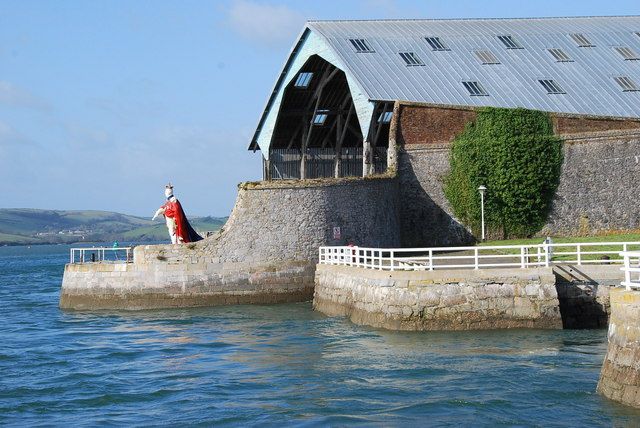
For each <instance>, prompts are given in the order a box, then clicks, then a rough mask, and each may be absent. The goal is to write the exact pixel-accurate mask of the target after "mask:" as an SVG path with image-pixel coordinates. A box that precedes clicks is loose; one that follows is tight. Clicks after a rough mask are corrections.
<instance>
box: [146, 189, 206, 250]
mask: <svg viewBox="0 0 640 428" xmlns="http://www.w3.org/2000/svg"><path fill="white" fill-rule="evenodd" d="M164 195H165V197H166V198H167V201H166V202H165V203H164V204H163V205H162V206H161V207H160V208H158V211H156V213H155V215H154V216H153V218H152V219H151V220H152V221H153V220H155V219H156V218H157V217H158V216H159V215H163V216H164V218H165V220H166V222H167V229H168V230H169V236H170V237H171V243H172V244H186V243H188V242H196V241H200V240H202V236H200V235H198V233H197V232H196V231H195V230H194V229H193V227H191V224H190V223H189V220H187V216H186V215H185V213H184V211H183V210H182V205H181V204H180V201H178V199H177V198H176V197H175V196H174V195H173V186H172V185H171V183H169V184H167V185H166V186H165V188H164Z"/></svg>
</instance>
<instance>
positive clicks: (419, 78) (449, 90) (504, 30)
mask: <svg viewBox="0 0 640 428" xmlns="http://www.w3.org/2000/svg"><path fill="white" fill-rule="evenodd" d="M310 32H311V33H313V35H314V36H317V37H316V38H317V39H321V40H323V41H324V43H322V44H323V45H324V46H319V44H318V43H315V44H314V46H310V47H306V48H305V46H306V44H308V40H306V39H309V38H308V37H307V36H308V34H309V33H310ZM574 34H582V35H584V36H585V37H586V38H587V39H588V41H589V42H590V43H591V45H593V46H590V47H580V46H578V43H577V41H576V40H575V38H574V37H572V35H574ZM498 36H512V37H513V39H514V40H515V42H516V43H517V44H519V45H520V46H521V47H522V49H508V48H507V47H506V46H505V44H504V43H503V42H502V41H501V40H500V39H499V38H498ZM427 37H438V38H439V39H440V41H441V42H442V43H443V44H444V45H445V47H446V48H447V50H433V49H432V46H431V45H430V44H429V43H428V42H427V40H426V38H427ZM310 39H314V38H313V37H311V38H310ZM350 39H365V40H366V44H367V45H368V46H369V47H370V48H371V49H372V50H373V52H367V53H357V52H356V49H355V47H354V45H353V44H352V43H351V42H350ZM617 47H628V48H631V49H632V51H633V52H636V53H637V52H640V16H609V17H566V18H518V19H454V20H426V19H423V20H373V21H309V22H307V24H306V26H305V28H304V30H303V32H302V34H301V36H300V37H299V39H298V40H297V41H296V45H295V46H294V48H293V50H292V52H291V54H290V56H289V58H288V60H287V62H286V64H285V67H284V70H283V71H282V73H281V75H280V77H279V79H278V81H277V82H276V86H275V88H274V90H273V92H272V93H271V96H270V98H269V101H268V103H267V107H266V108H265V111H264V113H263V115H262V118H261V119H260V124H259V126H258V129H256V133H255V135H254V138H253V141H252V143H251V145H250V148H251V147H252V148H257V146H258V137H259V135H260V133H261V132H262V129H263V124H264V122H265V118H267V116H269V115H271V116H272V117H271V119H267V121H269V120H271V122H274V121H275V117H273V115H274V113H276V112H270V110H271V109H272V108H273V107H274V105H273V102H274V100H276V99H277V97H278V96H279V94H280V93H281V91H282V88H283V84H284V83H286V82H285V81H284V80H283V79H284V76H285V75H287V76H289V78H290V76H291V75H292V73H293V72H296V71H297V70H291V69H290V67H291V66H292V64H293V62H294V59H295V58H296V56H297V55H300V54H301V50H302V51H305V49H306V51H305V55H311V54H313V53H314V52H312V51H313V50H316V49H317V50H318V52H317V53H318V54H319V55H321V56H322V57H324V58H328V55H329V56H331V57H334V58H335V59H336V61H335V62H339V63H340V64H334V65H337V66H339V67H340V68H341V69H343V71H344V72H345V73H346V75H347V78H348V79H349V80H350V81H351V80H353V81H354V83H355V84H356V85H357V87H358V90H359V91H361V92H362V95H363V96H364V97H366V98H368V99H369V100H370V101H395V100H401V101H414V102H423V103H430V104H445V105H460V106H495V107H524V108H529V109H536V110H543V111H549V112H558V113H574V114H584V115H595V116H615V117H634V118H638V117H640V92H639V91H627V92H624V91H623V90H622V88H621V87H620V86H619V85H618V83H616V80H615V78H616V77H620V76H626V77H629V78H631V79H632V80H633V81H634V82H635V83H636V85H637V86H640V60H625V59H624V58H623V56H622V55H621V54H620V52H618V51H617V50H616V49H615V48H617ZM548 49H561V50H562V52H564V53H565V54H566V55H567V56H568V57H569V58H570V61H560V62H559V61H557V58H555V57H554V56H553V55H552V54H551V53H550V52H549V51H548ZM479 50H483V51H490V52H491V53H492V54H493V55H494V56H495V57H496V58H497V59H498V61H499V64H482V62H481V61H480V59H479V58H478V56H477V55H476V53H475V52H476V51H479ZM401 52H402V53H405V52H413V53H414V54H415V55H417V57H418V58H419V59H420V60H421V62H422V63H424V65H418V66H416V65H412V66H407V65H406V63H405V60H404V59H403V57H402V56H401V55H400V53H401ZM485 58H486V53H485ZM540 80H553V81H554V82H555V83H556V84H557V85H559V87H560V88H561V89H562V91H563V92H564V93H554V94H549V93H547V92H548V91H547V89H546V86H544V85H543V84H541V83H540V82H539V81H540ZM462 82H479V85H480V87H481V88H483V89H484V90H485V91H486V93H487V96H472V95H470V94H469V91H468V90H467V89H466V88H465V85H464V84H463V83H462ZM352 91H353V88H352ZM273 124H274V123H271V125H273ZM263 145H268V144H267V142H266V141H263ZM262 148H263V149H265V147H262Z"/></svg>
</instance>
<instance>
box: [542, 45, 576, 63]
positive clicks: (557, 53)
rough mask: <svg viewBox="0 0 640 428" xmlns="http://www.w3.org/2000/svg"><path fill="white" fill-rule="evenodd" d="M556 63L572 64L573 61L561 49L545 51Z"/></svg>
mask: <svg viewBox="0 0 640 428" xmlns="http://www.w3.org/2000/svg"><path fill="white" fill-rule="evenodd" d="M547 50H548V51H549V53H550V54H551V56H552V57H553V59H555V60H556V62H573V60H572V59H571V58H570V57H569V55H567V53H566V52H565V51H563V50H562V49H555V48H554V49H547Z"/></svg>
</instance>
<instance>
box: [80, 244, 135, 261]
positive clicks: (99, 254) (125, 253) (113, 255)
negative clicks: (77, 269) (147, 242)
mask: <svg viewBox="0 0 640 428" xmlns="http://www.w3.org/2000/svg"><path fill="white" fill-rule="evenodd" d="M103 262H106V263H132V262H133V248H132V247H91V248H72V249H71V255H70V258H69V263H71V264H74V263H103Z"/></svg>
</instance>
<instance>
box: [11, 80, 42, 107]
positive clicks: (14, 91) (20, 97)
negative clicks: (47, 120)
mask: <svg viewBox="0 0 640 428" xmlns="http://www.w3.org/2000/svg"><path fill="white" fill-rule="evenodd" d="M0 104H5V105H8V106H10V107H23V108H29V109H33V110H40V111H50V110H51V106H50V105H49V103H47V102H46V101H45V100H43V99H41V98H38V97H36V96H35V95H33V94H32V93H31V92H29V91H27V90H25V89H21V88H19V87H17V86H16V85H14V84H13V83H10V82H7V81H3V80H0Z"/></svg>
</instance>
